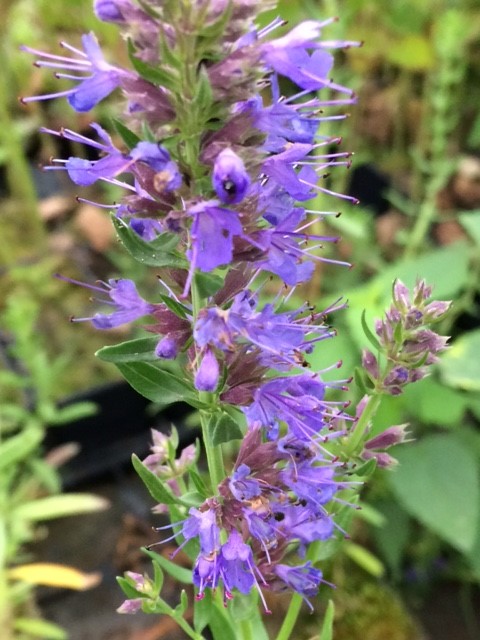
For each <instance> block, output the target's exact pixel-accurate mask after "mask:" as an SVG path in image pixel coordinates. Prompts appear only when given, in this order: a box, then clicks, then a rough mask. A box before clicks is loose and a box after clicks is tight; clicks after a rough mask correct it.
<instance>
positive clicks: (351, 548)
mask: <svg viewBox="0 0 480 640" xmlns="http://www.w3.org/2000/svg"><path fill="white" fill-rule="evenodd" d="M343 549H344V551H345V553H346V554H347V556H348V557H349V558H350V559H351V560H353V561H354V562H355V563H356V564H357V565H358V566H359V567H361V568H362V569H363V570H364V571H366V572H367V573H369V574H370V575H371V576H374V577H375V578H380V577H381V576H382V575H383V574H384V572H385V568H384V566H383V564H382V562H381V561H380V560H379V559H378V558H377V557H376V556H374V555H373V553H371V552H370V551H369V550H368V549H366V548H365V547H362V546H361V545H359V544H356V543H355V542H351V541H346V542H345V544H344V545H343Z"/></svg>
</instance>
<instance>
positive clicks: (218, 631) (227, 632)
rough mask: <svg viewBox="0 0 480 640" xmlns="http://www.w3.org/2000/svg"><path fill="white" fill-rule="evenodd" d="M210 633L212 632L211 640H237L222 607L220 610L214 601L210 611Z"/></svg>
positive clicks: (228, 617) (230, 622)
mask: <svg viewBox="0 0 480 640" xmlns="http://www.w3.org/2000/svg"><path fill="white" fill-rule="evenodd" d="M220 606H222V605H220ZM210 631H211V632H212V635H213V640H237V634H236V631H235V628H234V627H233V626H232V621H231V620H230V616H228V614H227V613H226V611H225V609H224V608H223V606H222V608H221V609H220V607H219V605H218V603H217V601H216V600H214V601H213V606H212V609H211V615H210Z"/></svg>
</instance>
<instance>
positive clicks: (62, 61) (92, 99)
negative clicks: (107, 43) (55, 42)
mask: <svg viewBox="0 0 480 640" xmlns="http://www.w3.org/2000/svg"><path fill="white" fill-rule="evenodd" d="M60 44H61V46H62V47H63V48H64V49H67V50H68V51H71V52H72V53H73V54H74V55H75V56H76V57H66V56H58V55H53V54H51V53H44V52H42V51H37V50H36V49H31V48H30V47H21V48H22V50H23V51H26V52H27V53H32V54H33V55H38V56H40V57H41V58H43V59H41V60H38V61H37V62H36V63H35V65H36V66H37V67H48V68H51V69H64V70H66V71H72V70H73V71H75V72H79V73H81V74H83V73H90V75H88V76H83V75H71V74H70V73H58V72H56V73H55V75H56V77H57V78H67V79H69V80H74V81H76V82H78V84H77V86H76V87H74V88H73V89H68V90H67V91H59V92H57V93H51V94H46V95H41V96H33V97H29V98H22V102H24V103H27V102H32V101H34V100H49V99H51V98H59V97H62V96H65V97H66V98H67V99H68V102H69V103H70V106H71V107H73V109H75V111H79V112H84V111H90V109H92V108H93V107H94V106H95V105H96V104H98V103H99V102H100V101H101V100H103V99H104V98H106V97H107V96H108V95H109V94H110V93H112V91H114V90H115V89H116V88H117V87H118V86H120V84H121V82H122V79H123V78H124V77H125V78H127V77H128V78H135V77H136V76H135V74H133V73H131V72H128V71H125V70H124V69H119V68H118V67H114V66H112V65H110V64H108V62H106V60H105V58H104V57H103V54H102V51H101V49H100V47H99V45H98V41H97V39H96V37H95V36H94V34H93V33H89V34H85V35H83V36H82V44H83V49H84V50H83V51H81V50H80V49H76V48H75V47H72V46H71V45H69V44H67V43H66V42H61V43H60Z"/></svg>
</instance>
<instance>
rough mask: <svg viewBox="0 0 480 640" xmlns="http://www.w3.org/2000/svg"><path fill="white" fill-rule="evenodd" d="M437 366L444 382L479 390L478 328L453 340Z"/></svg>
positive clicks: (462, 387)
mask: <svg viewBox="0 0 480 640" xmlns="http://www.w3.org/2000/svg"><path fill="white" fill-rule="evenodd" d="M438 367H439V369H440V375H441V377H442V380H443V381H444V382H445V384H447V385H450V386H451V387H455V388H457V389H464V390H465V391H480V329H476V330H475V331H469V332H467V333H464V334H463V335H462V336H461V337H460V338H458V339H457V340H455V342H454V343H453V344H452V345H451V347H450V349H448V351H446V353H444V354H443V356H442V358H441V361H440V363H439V365H438Z"/></svg>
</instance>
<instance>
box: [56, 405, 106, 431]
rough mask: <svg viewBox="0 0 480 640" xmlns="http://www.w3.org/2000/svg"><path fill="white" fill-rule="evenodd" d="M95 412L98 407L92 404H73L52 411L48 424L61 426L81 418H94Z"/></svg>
mask: <svg viewBox="0 0 480 640" xmlns="http://www.w3.org/2000/svg"><path fill="white" fill-rule="evenodd" d="M97 412H98V407H97V405H96V404H95V403H94V402H87V401H85V402H76V403H75V404H72V405H69V406H67V407H61V408H59V409H54V410H53V412H52V414H51V415H50V418H49V420H48V424H49V425H51V426H54V425H63V424H67V423H68V422H73V421H74V420H81V419H82V418H88V417H89V416H94V415H95V414H96V413H97Z"/></svg>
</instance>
